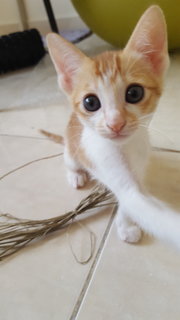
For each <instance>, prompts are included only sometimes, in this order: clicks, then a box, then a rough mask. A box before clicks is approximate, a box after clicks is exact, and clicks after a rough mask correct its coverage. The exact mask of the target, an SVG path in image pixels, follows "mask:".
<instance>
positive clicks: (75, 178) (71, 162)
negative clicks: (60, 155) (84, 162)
mask: <svg viewBox="0 0 180 320" xmlns="http://www.w3.org/2000/svg"><path fill="white" fill-rule="evenodd" d="M64 161H65V164H66V167H67V179H68V182H69V184H70V185H71V186H72V187H73V188H75V189H77V188H82V187H84V185H85V184H86V182H87V179H88V176H87V172H86V171H85V170H84V169H83V168H82V166H81V165H80V164H79V163H78V161H77V160H75V159H74V158H73V157H72V156H71V155H70V153H69V152H68V149H67V148H66V147H65V150H64Z"/></svg>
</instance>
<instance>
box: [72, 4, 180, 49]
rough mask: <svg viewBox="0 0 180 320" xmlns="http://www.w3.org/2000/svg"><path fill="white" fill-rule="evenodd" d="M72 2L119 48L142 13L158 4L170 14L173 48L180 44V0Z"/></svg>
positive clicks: (169, 36) (102, 35)
mask: <svg viewBox="0 0 180 320" xmlns="http://www.w3.org/2000/svg"><path fill="white" fill-rule="evenodd" d="M72 3H73V5H74V7H75V8H76V9H77V11H78V13H79V15H80V16H81V18H82V19H83V20H84V22H85V23H86V24H87V25H88V26H89V27H90V28H91V30H92V31H93V32H94V33H96V34H97V35H99V36H100V37H101V38H103V39H104V40H106V41H108V42H110V43H111V44H113V45H114V46H116V47H119V48H122V47H124V46H125V44H126V42H127V40H128V38H129V36H130V34H131V32H132V31H133V29H134V27H135V25H136V23H137V21H138V20H139V18H140V16H141V15H142V13H143V12H144V11H145V10H146V9H147V8H148V7H149V6H150V5H152V4H158V5H159V6H160V7H161V8H162V10H163V11H164V14H165V17H166V21H167V26H168V38H169V48H170V49H175V48H180V0H158V1H152V0H72ZM157 32H158V30H157Z"/></svg>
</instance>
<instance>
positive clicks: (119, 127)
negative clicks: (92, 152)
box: [107, 120, 126, 133]
mask: <svg viewBox="0 0 180 320" xmlns="http://www.w3.org/2000/svg"><path fill="white" fill-rule="evenodd" d="M125 125H126V121H125V120H122V121H119V122H112V123H107V127H108V128H109V129H111V130H112V131H113V132H115V133H119V132H120V131H121V130H122V129H123V128H124V126H125Z"/></svg>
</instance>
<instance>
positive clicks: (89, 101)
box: [83, 94, 101, 112]
mask: <svg viewBox="0 0 180 320" xmlns="http://www.w3.org/2000/svg"><path fill="white" fill-rule="evenodd" d="M83 105H84V108H85V109H86V110H87V111H90V112H94V111H97V110H98V109H100V108H101V103H100V101H99V99H98V97H97V96H95V95H93V94H92V95H89V96H86V97H85V98H84V100H83Z"/></svg>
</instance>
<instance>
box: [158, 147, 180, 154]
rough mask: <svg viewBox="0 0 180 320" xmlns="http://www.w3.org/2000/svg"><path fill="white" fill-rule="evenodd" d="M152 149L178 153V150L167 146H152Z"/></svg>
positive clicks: (179, 151)
mask: <svg viewBox="0 0 180 320" xmlns="http://www.w3.org/2000/svg"><path fill="white" fill-rule="evenodd" d="M152 149H153V150H155V151H160V152H172V153H180V150H173V149H168V148H161V147H152Z"/></svg>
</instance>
